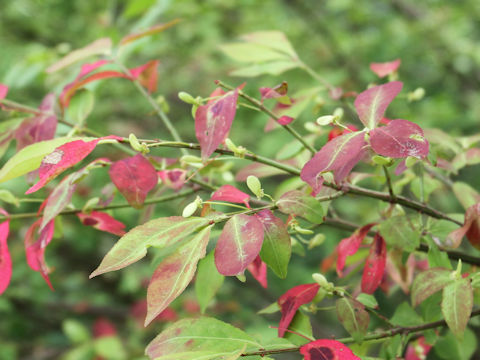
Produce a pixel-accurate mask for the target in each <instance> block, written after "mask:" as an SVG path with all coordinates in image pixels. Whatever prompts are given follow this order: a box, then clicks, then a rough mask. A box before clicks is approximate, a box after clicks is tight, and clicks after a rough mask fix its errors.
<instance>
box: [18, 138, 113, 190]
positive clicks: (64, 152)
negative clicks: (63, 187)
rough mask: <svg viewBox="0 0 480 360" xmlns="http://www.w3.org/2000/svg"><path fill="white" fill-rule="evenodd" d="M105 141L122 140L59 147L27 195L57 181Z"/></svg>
mask: <svg viewBox="0 0 480 360" xmlns="http://www.w3.org/2000/svg"><path fill="white" fill-rule="evenodd" d="M103 139H115V140H119V139H121V138H120V137H118V136H113V135H110V136H105V137H102V138H98V139H95V140H92V141H87V142H85V141H83V140H75V141H71V142H68V143H66V144H63V145H61V146H59V147H57V148H56V149H55V150H54V151H53V152H52V153H50V154H48V155H47V156H45V157H44V158H43V160H42V163H41V165H40V168H39V169H38V175H39V177H40V180H39V181H38V182H37V183H36V184H35V185H33V186H32V187H31V188H30V189H28V190H27V191H26V192H25V194H31V193H33V192H35V191H37V190H39V189H41V188H42V187H43V186H45V184H47V183H48V182H49V181H51V180H53V179H55V178H56V177H57V176H58V175H60V174H61V173H62V172H64V171H65V170H67V169H68V168H71V167H72V166H74V165H75V164H77V163H79V162H80V161H82V160H83V159H84V158H86V157H87V156H88V155H89V154H90V153H91V152H92V151H93V149H95V147H96V146H97V144H98V142H99V141H100V140H103Z"/></svg>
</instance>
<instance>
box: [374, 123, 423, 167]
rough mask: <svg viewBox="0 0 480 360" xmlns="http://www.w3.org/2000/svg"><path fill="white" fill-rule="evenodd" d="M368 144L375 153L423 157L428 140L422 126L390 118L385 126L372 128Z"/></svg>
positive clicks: (397, 156)
mask: <svg viewBox="0 0 480 360" xmlns="http://www.w3.org/2000/svg"><path fill="white" fill-rule="evenodd" d="M370 145H371V146H372V149H373V151H375V152H376V153H377V154H380V155H382V156H389V157H392V158H406V157H407V156H413V157H416V158H424V157H425V156H427V155H428V141H427V140H426V139H425V138H424V136H423V130H422V128H421V127H420V126H418V125H417V124H414V123H412V122H410V121H408V120H401V119H398V120H392V121H390V122H389V123H388V125H387V126H382V127H379V128H376V129H374V130H372V131H371V132H370Z"/></svg>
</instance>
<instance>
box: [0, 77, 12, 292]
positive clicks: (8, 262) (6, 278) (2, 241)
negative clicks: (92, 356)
mask: <svg viewBox="0 0 480 360" xmlns="http://www.w3.org/2000/svg"><path fill="white" fill-rule="evenodd" d="M0 85H1V84H0ZM0 213H1V214H2V215H5V216H7V217H8V213H7V212H6V211H5V210H3V209H0ZM9 229H10V220H6V221H4V222H2V223H1V224H0V295H1V294H2V293H3V292H4V291H5V290H6V289H7V287H8V284H9V283H10V279H11V277H12V258H11V257H10V252H9V251H8V245H7V238H8V233H9Z"/></svg>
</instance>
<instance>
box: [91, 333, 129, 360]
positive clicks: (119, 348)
mask: <svg viewBox="0 0 480 360" xmlns="http://www.w3.org/2000/svg"><path fill="white" fill-rule="evenodd" d="M93 348H94V350H95V354H96V355H98V356H101V357H102V358H103V359H105V360H123V359H126V358H127V354H126V353H125V349H124V348H123V345H122V342H121V340H120V339H119V338H118V336H102V337H100V338H98V339H95V341H94V343H93Z"/></svg>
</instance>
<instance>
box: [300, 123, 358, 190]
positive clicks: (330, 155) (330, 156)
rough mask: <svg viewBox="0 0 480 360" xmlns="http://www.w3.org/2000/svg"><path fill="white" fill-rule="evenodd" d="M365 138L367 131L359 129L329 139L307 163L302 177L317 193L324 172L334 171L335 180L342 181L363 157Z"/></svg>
mask: <svg viewBox="0 0 480 360" xmlns="http://www.w3.org/2000/svg"><path fill="white" fill-rule="evenodd" d="M364 138H365V133H364V132H363V131H358V132H352V133H347V134H344V135H342V136H339V137H336V138H335V139H333V140H332V141H329V142H328V143H327V144H326V145H325V146H323V147H322V148H321V149H320V151H319V152H317V153H316V154H315V156H314V157H313V158H312V159H311V160H310V161H308V162H307V163H306V164H305V166H304V167H303V169H302V172H301V173H300V177H301V178H302V180H303V181H305V182H306V183H307V184H309V185H310V186H311V187H312V188H313V192H314V193H315V194H316V193H318V191H320V189H321V187H322V184H323V177H322V173H324V172H327V171H333V174H334V179H335V181H336V182H337V183H338V182H340V181H342V180H343V179H345V177H347V175H348V174H349V173H350V171H351V170H352V169H353V167H354V166H355V165H356V164H357V163H358V162H359V161H360V159H361V158H362V157H363V154H364V152H365V145H366V142H365V139H364Z"/></svg>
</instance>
